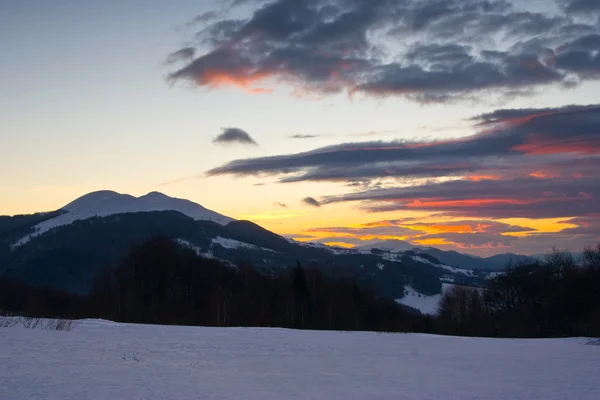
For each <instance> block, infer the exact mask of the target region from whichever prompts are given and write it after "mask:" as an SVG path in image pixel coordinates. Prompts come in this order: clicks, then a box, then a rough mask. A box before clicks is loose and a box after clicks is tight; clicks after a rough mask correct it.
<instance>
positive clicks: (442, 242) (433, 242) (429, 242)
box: [414, 238, 454, 246]
mask: <svg viewBox="0 0 600 400" xmlns="http://www.w3.org/2000/svg"><path fill="white" fill-rule="evenodd" d="M414 242H415V243H418V244H421V245H423V246H446V245H454V243H453V242H449V241H447V240H446V239H443V238H430V239H417V240H415V241H414Z"/></svg>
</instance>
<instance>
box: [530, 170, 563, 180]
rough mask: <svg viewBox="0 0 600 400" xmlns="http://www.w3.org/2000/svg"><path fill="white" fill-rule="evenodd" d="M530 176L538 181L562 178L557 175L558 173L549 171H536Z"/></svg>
mask: <svg viewBox="0 0 600 400" xmlns="http://www.w3.org/2000/svg"><path fill="white" fill-rule="evenodd" d="M529 176H532V177H534V178H538V179H552V178H558V177H560V174H556V173H552V172H548V171H535V172H532V173H530V174H529Z"/></svg>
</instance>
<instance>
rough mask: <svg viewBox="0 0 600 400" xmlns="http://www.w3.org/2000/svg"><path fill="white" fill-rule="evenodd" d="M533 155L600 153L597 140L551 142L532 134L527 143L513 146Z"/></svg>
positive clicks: (517, 149)
mask: <svg viewBox="0 0 600 400" xmlns="http://www.w3.org/2000/svg"><path fill="white" fill-rule="evenodd" d="M513 149H514V150H516V151H521V152H524V153H527V154H533V155H548V154H563V153H581V154H600V147H598V142H597V140H594V139H583V138H582V139H579V140H568V141H567V140H564V141H562V142H560V141H557V142H551V141H549V140H543V139H542V138H541V137H535V136H533V135H532V136H530V137H528V141H527V142H526V143H523V144H520V145H518V146H515V147H514V148H513Z"/></svg>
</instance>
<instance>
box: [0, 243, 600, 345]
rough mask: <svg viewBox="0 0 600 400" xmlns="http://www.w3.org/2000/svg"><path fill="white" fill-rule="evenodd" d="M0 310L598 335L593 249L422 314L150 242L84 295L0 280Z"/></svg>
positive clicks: (304, 276) (340, 287)
mask: <svg viewBox="0 0 600 400" xmlns="http://www.w3.org/2000/svg"><path fill="white" fill-rule="evenodd" d="M2 310H4V311H5V312H6V311H8V312H11V313H20V314H22V315H30V316H35V317H50V318H104V319H110V320H114V321H120V322H136V323H152V324H178V325H203V326H263V327H285V328H297V329H328V330H370V331H390V332H428V333H440V334H450V335H467V336H493V337H558V336H598V337H600V246H598V248H597V249H588V250H586V252H585V255H584V258H583V260H582V261H576V260H574V259H573V258H572V257H571V256H570V255H568V254H565V253H559V252H555V253H553V254H551V255H550V256H549V257H548V258H547V259H546V260H545V261H544V262H540V263H535V264H527V265H522V266H519V267H517V268H512V269H510V270H508V271H507V272H506V273H505V274H501V275H498V276H497V277H496V278H494V279H492V280H490V281H489V282H488V284H487V286H486V287H483V288H475V287H466V286H454V287H453V289H451V290H449V291H447V292H446V293H445V295H444V296H442V299H441V301H440V305H439V314H438V315H437V316H436V317H432V316H423V315H420V314H419V313H418V312H411V311H410V310H407V309H406V308H403V307H401V306H399V305H397V304H396V303H394V302H393V301H391V300H385V299H383V298H381V296H377V295H376V294H375V293H374V292H372V291H371V290H370V286H369V280H358V279H356V278H352V276H345V277H337V278H336V277H332V276H326V275H323V274H322V273H321V272H320V271H319V270H317V269H313V268H303V267H302V266H301V265H299V264H298V265H296V266H294V267H291V268H283V269H277V270H271V271H258V270H257V269H256V268H254V267H252V266H251V265H248V264H244V263H239V264H238V265H236V266H233V265H231V264H226V263H223V262H222V261H218V260H214V259H207V258H204V257H200V256H198V255H197V254H196V253H195V252H194V251H193V250H192V249H190V248H186V247H184V246H181V245H179V244H177V243H175V242H174V241H172V240H170V239H168V238H163V237H155V238H153V239H150V240H147V241H146V242H144V243H143V244H141V245H140V246H138V247H136V248H134V249H133V250H132V251H131V252H130V253H129V254H128V255H127V256H126V257H125V258H124V259H123V260H122V261H121V262H120V263H119V265H118V266H117V267H116V268H108V269H106V270H104V271H103V272H102V273H101V274H100V275H99V276H98V278H97V279H96V281H95V285H94V288H93V290H92V291H91V293H89V294H86V295H77V294H72V293H67V292H64V291H60V290H51V289H44V288H38V287H30V286H26V285H23V284H19V283H16V282H14V281H0V315H1V313H2Z"/></svg>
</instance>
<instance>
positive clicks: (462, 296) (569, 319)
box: [436, 245, 600, 337]
mask: <svg viewBox="0 0 600 400" xmlns="http://www.w3.org/2000/svg"><path fill="white" fill-rule="evenodd" d="M436 325H437V330H438V331H439V332H441V333H445V334H451V335H466V336H493V337H564V336H588V337H589V336H593V337H600V245H598V247H597V248H595V249H592V248H588V249H586V250H585V251H584V254H583V257H582V259H581V260H575V259H574V258H573V257H572V256H571V255H570V254H569V253H564V252H559V251H554V252H553V253H551V254H549V255H548V256H547V258H546V260H545V261H543V262H539V263H532V264H527V265H521V266H519V267H516V268H512V269H509V270H508V271H507V272H506V273H505V274H502V275H499V276H497V277H496V278H494V279H492V280H490V281H489V282H488V284H487V286H486V287H485V288H472V287H465V286H455V287H453V288H452V289H451V290H450V291H448V292H447V293H445V295H444V296H443V297H442V300H441V301H440V305H439V316H438V317H437V321H436Z"/></svg>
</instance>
